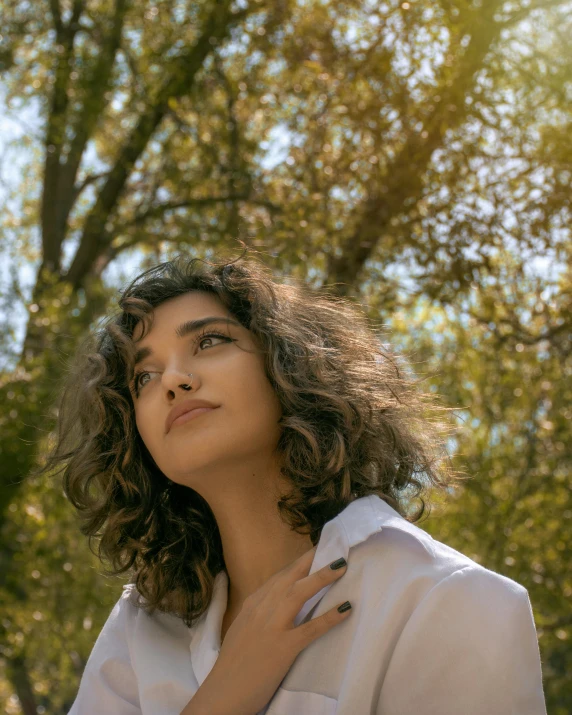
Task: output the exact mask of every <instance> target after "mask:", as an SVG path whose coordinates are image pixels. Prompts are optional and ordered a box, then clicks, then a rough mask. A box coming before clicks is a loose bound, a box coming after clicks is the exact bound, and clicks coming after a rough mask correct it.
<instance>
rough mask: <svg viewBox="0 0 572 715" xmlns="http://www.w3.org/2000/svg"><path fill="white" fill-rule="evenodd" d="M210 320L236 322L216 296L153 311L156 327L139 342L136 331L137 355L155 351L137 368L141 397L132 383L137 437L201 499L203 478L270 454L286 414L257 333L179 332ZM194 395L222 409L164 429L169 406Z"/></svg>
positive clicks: (238, 328)
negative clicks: (268, 373)
mask: <svg viewBox="0 0 572 715" xmlns="http://www.w3.org/2000/svg"><path fill="white" fill-rule="evenodd" d="M209 317H217V318H222V319H225V318H230V319H232V320H236V319H234V317H233V316H232V315H231V314H230V313H229V312H228V310H227V309H226V308H225V306H224V305H223V304H222V303H221V302H220V301H219V299H218V298H217V297H216V296H214V295H211V294H209V293H204V292H193V293H186V294H184V295H181V296H178V297H177V298H173V299H171V300H169V301H166V302H165V303H162V304H161V305H159V306H158V307H157V308H156V309H155V311H154V320H153V325H152V326H151V329H150V330H149V332H148V333H147V335H145V337H144V338H143V339H142V340H141V341H140V342H137V341H138V339H139V336H140V335H141V332H142V330H141V327H142V326H141V324H138V325H137V326H136V327H135V331H134V333H133V339H134V340H135V341H136V342H137V350H141V348H149V349H150V350H151V352H150V353H149V354H148V355H147V356H146V357H144V358H143V359H142V360H141V361H140V362H138V363H137V364H136V366H135V376H136V380H137V382H138V385H137V392H138V394H135V392H134V386H133V385H132V395H133V403H134V408H135V418H136V423H137V429H138V430H139V434H140V435H141V438H142V440H143V442H144V443H145V445H146V447H147V449H148V450H149V452H150V454H151V456H152V457H153V459H154V460H155V463H156V464H157V466H158V467H159V469H160V470H161V471H162V472H163V474H165V475H166V476H167V477H169V479H171V480H172V481H174V482H176V483H178V484H184V485H187V486H189V487H192V488H195V489H196V490H197V491H198V492H199V493H201V494H202V495H203V496H205V492H207V493H208V482H207V481H205V480H207V478H208V477H209V476H213V475H214V474H215V473H216V472H218V471H221V472H223V473H225V474H226V473H228V474H229V475H232V470H236V468H237V466H239V465H240V464H244V465H246V464H249V463H252V464H254V463H257V464H260V458H262V460H265V459H270V458H271V457H272V454H273V453H274V450H275V448H276V445H277V443H278V440H279V438H280V432H281V428H280V427H279V425H278V421H279V419H280V417H281V414H282V410H281V406H280V403H279V401H278V398H277V396H276V394H275V392H274V390H273V389H272V386H271V385H270V382H269V381H268V378H267V377H266V374H265V372H264V362H263V356H262V354H261V352H260V350H259V348H258V344H257V341H256V339H255V336H254V335H253V334H252V333H251V332H250V331H249V330H247V329H246V328H244V327H243V326H242V325H240V324H238V321H236V324H235V323H225V322H216V323H212V324H209V325H206V326H204V327H202V328H200V329H199V330H195V331H194V332H191V333H189V334H186V335H184V336H183V337H179V336H178V335H177V329H179V332H181V330H180V328H181V326H182V325H183V324H184V323H187V322H188V321H195V320H201V319H203V318H209ZM209 333H220V335H221V336H222V337H217V336H213V335H211V336H209V337H207V334H209ZM189 373H192V375H193V379H192V382H191V378H189ZM185 384H191V389H190V390H185V389H184V387H182V385H185ZM195 398H196V399H204V400H208V401H209V402H211V403H213V404H214V405H218V407H217V409H215V410H211V411H209V412H205V413H203V414H201V415H200V416H197V417H195V418H194V419H191V420H188V421H186V422H182V423H180V424H173V425H172V426H171V428H170V429H169V431H167V432H166V430H165V422H166V419H167V415H168V414H169V412H170V411H171V409H172V408H173V407H175V406H177V405H179V404H181V403H183V402H185V401H187V400H190V399H195ZM201 487H202V488H201Z"/></svg>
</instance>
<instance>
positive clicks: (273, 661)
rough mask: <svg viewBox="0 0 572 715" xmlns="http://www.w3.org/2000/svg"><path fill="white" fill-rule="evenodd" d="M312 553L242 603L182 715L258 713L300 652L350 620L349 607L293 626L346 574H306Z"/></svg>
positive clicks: (326, 571)
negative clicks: (305, 607) (324, 590)
mask: <svg viewBox="0 0 572 715" xmlns="http://www.w3.org/2000/svg"><path fill="white" fill-rule="evenodd" d="M315 552H316V547H315V546H314V548H313V549H310V550H309V551H307V552H306V553H305V554H303V555H302V556H301V557H300V558H298V559H296V560H295V561H293V562H292V563H291V564H289V565H288V566H287V567H286V568H284V569H282V570H281V571H279V572H278V573H276V574H275V575H274V576H272V578H270V579H269V580H268V581H267V582H266V583H265V584H264V585H263V586H261V587H260V588H259V589H258V590H257V591H255V593H253V594H251V595H250V596H249V597H248V598H247V599H246V600H245V601H244V604H243V606H242V609H241V611H240V612H239V614H238V616H237V617H236V618H235V620H234V621H233V623H232V625H231V626H230V628H229V629H228V631H227V633H226V636H225V638H224V642H223V645H222V647H221V651H220V653H219V656H218V659H217V661H216V663H215V665H214V666H213V668H212V670H211V672H210V673H209V675H208V676H207V678H206V680H205V681H204V683H203V684H202V685H201V687H200V688H199V690H198V691H197V692H196V693H195V695H194V696H193V698H192V700H191V701H190V702H189V704H188V705H187V707H186V708H185V709H184V710H183V711H182V713H181V715H199V714H200V715H202V713H205V714H206V713H209V715H256V713H258V712H259V711H260V710H262V708H263V707H264V706H265V705H267V703H268V702H269V700H270V699H271V698H272V696H273V695H274V693H275V692H276V690H277V689H278V686H279V685H280V683H281V682H282V680H283V679H284V676H285V675H286V673H287V672H288V670H289V669H290V666H291V665H292V663H293V662H294V660H295V659H296V656H297V655H298V653H300V652H301V651H302V650H304V648H306V647H307V646H308V645H310V643H312V642H313V641H315V640H316V639H317V638H319V637H320V636H322V635H323V634H324V633H327V632H328V631H329V630H330V629H331V628H333V627H334V626H335V625H337V624H338V623H341V622H342V621H344V620H345V619H346V618H347V617H348V615H349V613H350V610H349V609H348V610H346V611H345V612H343V613H339V612H338V610H337V607H336V608H332V609H331V610H330V611H328V612H327V613H324V614H323V615H321V616H319V617H318V618H313V619H312V620H310V621H308V622H307V623H303V624H301V625H299V626H297V627H294V626H293V621H294V619H295V617H296V616H297V614H298V613H299V612H300V610H301V608H302V606H303V605H304V604H305V603H306V601H307V600H308V599H310V598H311V597H312V596H314V595H315V594H316V593H318V591H321V590H322V588H324V586H327V585H328V584H330V583H332V582H334V581H337V580H338V579H339V578H340V577H341V576H343V574H344V573H345V572H346V570H347V564H346V565H344V566H342V567H341V568H339V569H337V570H333V569H331V568H330V565H328V566H325V567H324V568H322V569H319V570H318V571H316V572H315V573H313V574H312V575H311V576H308V572H309V570H310V567H311V565H312V561H313V559H314V555H315ZM334 563H335V562H334Z"/></svg>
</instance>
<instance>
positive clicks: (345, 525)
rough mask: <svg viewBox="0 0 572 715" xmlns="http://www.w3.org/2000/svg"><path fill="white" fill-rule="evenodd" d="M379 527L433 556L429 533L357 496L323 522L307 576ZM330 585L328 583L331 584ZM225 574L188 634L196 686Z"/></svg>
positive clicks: (208, 653)
mask: <svg viewBox="0 0 572 715" xmlns="http://www.w3.org/2000/svg"><path fill="white" fill-rule="evenodd" d="M382 529H399V530H400V531H404V532H407V533H408V534H411V535H412V536H413V537H414V538H415V539H417V541H418V542H419V543H420V544H421V546H422V547H423V548H424V549H425V550H426V551H427V552H428V553H429V555H431V556H433V555H434V551H433V546H432V541H433V539H432V538H431V536H430V535H429V534H427V533H426V532H425V531H423V530H422V529H420V528H419V527H417V526H415V525H414V524H412V523H411V522H409V521H407V519H405V518H404V517H403V516H401V515H400V514H399V512H397V511H396V510H395V509H393V507H391V506H389V504H387V502H385V501H384V500H383V499H381V497H379V496H377V494H369V495H368V496H365V497H359V498H358V499H355V500H354V501H353V502H351V503H350V504H348V505H347V506H346V507H345V508H344V509H343V510H342V511H341V512H340V513H339V514H338V515H337V516H336V517H334V518H333V519H331V520H330V521H328V522H327V523H326V524H324V526H323V528H322V532H321V534H320V539H319V541H318V548H317V549H316V553H315V554H314V560H313V561H312V566H311V568H310V571H309V572H308V575H310V574H313V573H314V572H315V571H318V569H321V568H323V567H324V566H326V565H327V564H330V563H331V562H332V561H335V560H336V559H339V558H340V557H342V556H343V557H344V558H345V559H346V561H349V552H350V549H351V548H353V547H354V546H357V545H358V544H361V543H362V542H363V541H366V539H369V537H370V536H373V535H374V534H376V533H378V532H380V531H382ZM330 585H331V584H330ZM330 585H328V586H325V587H324V588H323V589H322V590H321V591H319V592H318V593H316V594H315V595H314V596H312V598H310V599H309V600H308V601H306V603H305V604H304V606H303V607H302V609H301V610H300V612H299V613H298V615H297V616H296V619H295V621H294V625H295V626H298V625H300V623H302V622H303V621H304V619H305V618H306V617H307V616H308V614H309V613H310V611H311V610H312V609H313V608H314V606H316V605H317V604H318V603H319V601H320V600H321V599H322V598H323V597H324V595H325V594H326V592H327V591H328V589H329V588H330ZM227 596H228V576H227V574H226V571H224V570H223V571H220V572H219V573H218V574H217V576H216V577H215V582H214V590H213V597H212V600H211V603H210V605H209V607H208V609H207V611H206V612H205V613H204V614H203V615H202V616H201V617H200V618H199V619H198V621H197V623H196V625H195V626H194V628H193V634H192V637H191V642H190V648H191V660H192V665H193V671H194V673H195V675H196V677H197V680H198V683H199V686H200V685H201V684H202V683H203V682H204V680H205V679H206V677H207V675H208V674H209V672H210V671H211V669H212V667H213V665H214V663H215V662H216V659H217V657H218V654H219V650H220V631H221V626H222V618H223V616H224V612H225V611H226V603H227Z"/></svg>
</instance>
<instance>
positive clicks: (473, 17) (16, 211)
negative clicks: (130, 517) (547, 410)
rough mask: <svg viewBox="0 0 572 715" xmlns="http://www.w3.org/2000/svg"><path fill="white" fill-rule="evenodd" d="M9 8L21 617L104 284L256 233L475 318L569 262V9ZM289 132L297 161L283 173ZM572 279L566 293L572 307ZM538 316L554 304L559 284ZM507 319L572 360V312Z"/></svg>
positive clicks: (3, 54) (7, 544)
mask: <svg viewBox="0 0 572 715" xmlns="http://www.w3.org/2000/svg"><path fill="white" fill-rule="evenodd" d="M3 9H4V18H3V19H4V22H3V29H2V40H1V41H0V72H2V73H3V74H2V77H3V80H4V85H5V89H6V96H7V103H8V105H9V106H10V107H12V109H13V110H15V111H17V112H21V111H22V110H23V108H25V107H28V108H29V109H30V110H34V111H36V110H37V111H38V112H39V116H40V119H41V127H42V129H41V136H39V137H33V136H31V137H28V138H27V141H28V143H29V146H30V149H29V165H28V170H27V171H26V173H25V175H23V176H22V181H21V184H20V185H17V186H15V187H14V188H13V190H12V194H11V196H9V197H8V199H7V200H6V204H7V205H8V203H9V202H11V203H10V206H11V208H12V210H11V211H4V212H2V216H1V217H0V231H1V232H2V244H3V250H4V251H5V257H7V258H8V260H10V261H11V262H12V263H13V264H14V265H15V266H17V265H22V264H23V263H25V262H28V263H32V264H33V266H34V268H35V270H36V278H35V283H34V285H33V287H32V289H31V291H29V292H27V291H24V290H23V288H22V286H21V285H20V284H19V281H18V279H17V278H14V279H13V281H12V285H11V286H7V287H5V289H4V302H5V305H6V308H7V309H8V311H9V315H12V312H13V310H14V306H15V305H24V306H25V308H26V311H27V316H28V319H27V326H26V330H25V336H24V339H23V340H21V341H19V342H15V341H14V340H13V336H14V334H15V327H16V326H15V325H14V323H13V322H12V323H10V320H8V321H7V325H6V326H5V327H4V328H3V334H4V335H5V337H6V340H5V343H4V356H5V359H6V364H7V366H6V368H5V370H4V373H3V374H2V375H0V405H2V408H1V409H2V410H3V414H2V415H0V420H2V431H1V433H0V450H1V454H2V459H3V466H4V469H3V473H2V476H1V477H0V534H1V538H2V544H3V548H2V552H1V553H2V561H3V563H2V565H3V566H6V568H3V569H2V572H3V574H4V575H3V578H2V583H0V588H1V589H3V592H5V593H6V599H7V601H8V602H10V603H11V602H12V600H13V599H14V598H16V597H18V596H17V594H16V592H14V590H13V587H14V584H15V583H16V582H15V581H13V580H11V577H10V576H9V573H8V572H9V568H8V562H9V559H10V557H11V556H12V557H15V555H16V554H15V552H14V549H15V548H16V546H15V545H14V544H13V543H12V542H11V541H10V535H12V536H13V532H12V531H11V530H12V527H13V516H12V515H13V514H14V512H12V511H10V509H11V508H12V506H13V505H18V504H22V505H24V504H26V503H27V502H26V499H27V498H28V497H29V495H30V491H29V490H30V489H31V490H32V491H33V489H34V487H33V485H28V484H27V483H26V479H25V475H26V474H27V473H28V471H29V469H30V467H31V466H32V465H33V464H34V461H35V460H36V458H37V453H38V450H39V449H41V444H42V439H43V437H44V435H45V434H46V433H47V431H49V426H50V424H51V421H52V419H53V410H52V404H53V401H54V397H55V393H56V391H57V389H58V385H59V379H60V376H61V374H62V371H64V370H65V368H66V360H67V356H69V354H70V353H71V352H73V349H74V345H75V343H76V341H77V339H78V338H79V337H80V336H81V335H82V334H83V333H84V332H85V331H86V330H88V329H90V328H92V327H93V326H94V324H95V323H96V321H97V320H98V318H99V317H100V316H101V315H102V314H104V313H105V311H106V310H107V309H108V308H109V307H110V306H112V305H113V300H114V295H115V292H116V287H117V285H116V284H115V283H114V282H113V280H111V279H110V278H109V276H110V275H111V274H112V272H113V270H114V269H115V267H117V266H119V265H121V261H122V260H124V259H125V258H127V257H129V256H131V255H133V254H135V255H143V256H145V255H147V256H148V257H149V260H150V261H154V260H157V258H158V257H159V256H164V255H166V254H167V253H169V252H177V251H179V250H185V251H188V252H192V253H195V254H197V255H206V256H208V255H211V254H212V253H213V252H214V253H217V252H220V250H221V249H223V250H226V249H227V248H228V247H229V245H231V243H232V242H233V241H234V239H236V238H237V237H241V238H243V239H244V240H245V241H246V242H247V243H249V244H250V245H252V246H255V247H256V246H258V247H264V248H265V250H267V251H268V252H269V253H271V254H272V255H273V256H274V257H275V258H276V259H277V264H278V266H279V269H280V270H281V271H284V272H285V273H294V274H297V275H301V276H303V277H304V278H305V279H306V280H308V281H309V282H312V283H314V284H318V285H327V286H329V287H330V289H331V290H332V291H333V292H336V293H338V294H341V295H347V296H351V297H353V298H356V299H360V300H362V301H364V302H365V303H366V304H367V305H368V307H369V310H370V311H371V314H372V316H373V317H375V318H376V319H379V318H381V319H384V320H388V319H390V317H391V316H392V314H393V313H394V312H395V311H396V310H397V309H403V310H406V311H413V310H414V307H415V306H418V305H419V302H418V301H419V300H420V299H425V300H428V301H432V303H431V305H434V306H442V307H444V308H445V309H446V308H447V307H448V306H450V307H451V308H454V309H460V306H462V305H463V301H466V300H467V299H468V296H470V295H471V292H472V291H473V290H474V289H475V286H476V287H477V288H478V287H479V286H480V287H481V288H484V287H485V286H488V285H489V283H488V281H493V283H494V281H501V282H502V280H503V271H504V270H505V265H506V260H504V258H503V260H499V256H503V257H506V256H507V255H510V256H512V257H513V259H514V260H515V261H516V263H517V265H518V266H520V269H521V270H524V269H525V267H526V266H527V264H528V263H529V262H530V261H531V260H532V259H533V258H534V257H537V256H543V257H544V256H548V255H549V256H551V257H553V258H554V260H555V261H556V262H561V263H564V262H565V261H566V260H569V254H570V233H569V228H568V226H569V218H570V192H569V190H568V188H569V183H570V176H571V173H570V172H571V164H572V143H571V139H570V137H571V136H572V133H571V132H570V123H571V118H570V111H569V96H570V89H571V86H570V77H571V76H572V74H571V72H570V69H571V66H572V59H571V51H570V44H569V42H568V39H567V38H568V37H569V35H570V24H571V20H570V18H571V17H572V15H571V14H570V4H569V3H566V2H563V1H562V0H529V2H526V3H525V2H524V1H523V2H512V3H506V2H500V0H454V2H449V0H441V1H440V2H437V3H436V4H431V5H428V4H426V3H422V2H410V1H408V2H397V0H391V2H388V3H384V4H376V3H374V2H365V1H364V0H362V1H361V2H358V1H357V0H351V1H350V2H347V3H343V4H342V5H340V4H339V3H331V2H327V3H326V2H324V3H322V2H314V3H311V4H305V5H301V4H298V3H295V2H292V1H291V0H281V1H280V2H276V3H270V2H267V1H266V0H261V1H260V2H252V1H249V0H242V1H240V2H236V3H232V2H230V1H229V0H220V1H218V2H214V0H203V1H202V2H196V3H192V2H189V1H188V0H156V2H151V1H150V2H143V3H139V4H134V3H131V2H129V0H90V1H89V2H88V1H87V0H40V2H36V3H31V2H26V1H24V2H22V1H21V0H6V2H5V3H4V8H3ZM280 138H281V139H282V140H283V141H284V142H287V144H288V146H287V148H286V151H283V152H282V155H281V156H278V157H275V158H274V160H273V161H270V160H269V158H268V157H265V156H264V152H265V150H266V149H267V148H268V147H269V146H270V145H271V143H272V142H276V141H277V140H278V139H280ZM556 265H558V263H556ZM405 279H406V280H405ZM567 285H568V284H565V283H562V284H560V285H558V286H557V291H558V295H560V296H561V299H562V300H563V301H564V303H563V304H566V303H565V301H566V300H568V298H567V296H569V292H568V293H567V292H566V291H567V290H568V288H567V287H566V286H567ZM487 295H489V298H488V299H487V300H489V301H491V300H493V301H494V300H495V298H494V297H491V296H493V293H487ZM505 299H506V297H505V296H502V295H500V296H499V297H498V298H497V300H498V301H500V302H499V305H500V306H503V309H504V303H503V301H505ZM539 304H542V305H546V306H548V307H547V308H546V310H547V311H548V313H549V312H550V308H549V300H548V299H545V297H543V292H542V291H540V298H539ZM567 305H569V302H568V304H567ZM489 309H490V306H489V307H487V310H489ZM543 310H544V308H543ZM548 313H547V314H548ZM484 314H485V315H487V314H488V313H487V311H484ZM501 318H502V321H506V320H509V322H508V323H507V322H501V325H502V326H503V330H509V328H510V329H511V330H513V331H514V334H515V335H516V334H517V333H518V334H522V335H525V338H526V339H524V338H523V339H522V340H521V342H522V344H525V345H536V344H542V341H544V340H546V341H547V344H548V346H549V347H548V350H549V351H564V353H563V354H565V355H567V356H568V355H569V352H566V351H567V350H569V348H568V347H567V345H569V336H570V312H569V311H568V312H566V311H564V310H563V311H561V312H560V314H559V320H560V322H559V323H558V324H557V325H554V326H551V325H546V326H544V328H543V331H540V332H539V328H538V326H537V324H536V323H537V321H536V322H535V320H531V319H530V317H529V316H526V315H524V316H518V315H516V317H515V314H514V313H510V316H509V318H507V316H501ZM514 320H516V322H514ZM510 321H513V322H510ZM526 341H529V342H526ZM551 354H554V355H556V354H560V353H558V352H551ZM452 397H453V395H451V398H452ZM511 434H512V433H511ZM513 436H514V438H515V439H516V435H513ZM534 444H535V445H537V446H538V444H539V442H534ZM536 448H537V447H535V449H536ZM535 454H536V453H535ZM22 500H24V501H22ZM527 518H528V517H527ZM26 528H28V527H26ZM499 548H500V547H499ZM28 552H29V554H31V553H32V552H31V551H29V549H28ZM499 553H500V552H499ZM505 558H506V557H505ZM498 559H500V560H497V561H495V563H497V562H498V563H500V564H502V563H504V566H506V565H507V564H506V562H503V560H502V554H501V555H500V556H498ZM65 563H68V562H65ZM69 563H71V562H69ZM504 566H503V568H504ZM74 573H76V572H74ZM8 584H12V587H10V588H12V590H10V588H9V586H8ZM22 589H23V586H20V591H21V592H20V597H21V599H24V595H23V594H24V590H22ZM25 593H26V594H28V595H30V594H29V590H28V589H25ZM31 598H32V601H33V598H34V596H33V595H32V596H31ZM11 599H12V600H11ZM562 644H564V645H566V644H565V642H564V641H562ZM14 645H15V646H17V645H18V644H17V643H16V642H15V643H14ZM18 647H20V646H18ZM27 657H31V656H29V654H27V653H26V647H25V644H21V648H20V651H18V649H17V648H15V649H13V651H12V655H10V656H9V659H10V658H11V659H12V660H10V663H11V665H10V668H9V670H10V673H11V674H12V675H11V677H12V680H13V683H14V684H16V683H20V684H24V685H20V686H18V687H20V688H21V691H22V693H24V690H25V689H26V687H25V683H26V682H28V681H29V680H30V679H29V678H28V681H26V672H27V671H26V669H27V665H26V663H27V660H26V658H27ZM33 660H34V658H32V662H33ZM14 688H15V689H17V688H16V685H14ZM555 697H556V696H555ZM50 707H51V706H50ZM54 707H55V706H54Z"/></svg>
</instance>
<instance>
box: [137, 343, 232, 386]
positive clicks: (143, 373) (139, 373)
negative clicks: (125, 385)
mask: <svg viewBox="0 0 572 715" xmlns="http://www.w3.org/2000/svg"><path fill="white" fill-rule="evenodd" d="M212 338H219V339H220V340H224V341H225V342H227V343H233V342H234V339H233V338H229V337H228V336H227V335H222V334H221V333H201V334H200V335H197V337H196V338H195V339H194V341H193V345H198V346H199V347H200V346H201V345H202V344H203V343H204V342H205V341H206V340H212ZM201 352H204V351H203V350H201ZM145 375H150V373H149V372H147V371H142V372H138V373H136V375H135V377H134V379H133V389H134V391H135V394H136V395H139V390H140V389H141V388H142V387H144V386H145V384H146V383H142V382H141V380H142V378H143V377H145Z"/></svg>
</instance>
